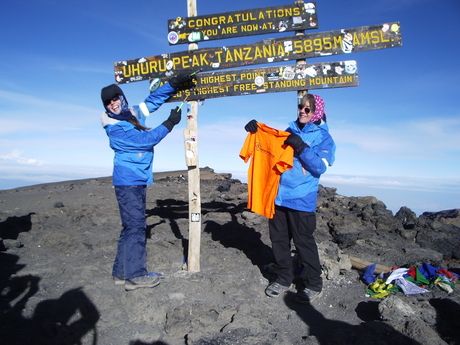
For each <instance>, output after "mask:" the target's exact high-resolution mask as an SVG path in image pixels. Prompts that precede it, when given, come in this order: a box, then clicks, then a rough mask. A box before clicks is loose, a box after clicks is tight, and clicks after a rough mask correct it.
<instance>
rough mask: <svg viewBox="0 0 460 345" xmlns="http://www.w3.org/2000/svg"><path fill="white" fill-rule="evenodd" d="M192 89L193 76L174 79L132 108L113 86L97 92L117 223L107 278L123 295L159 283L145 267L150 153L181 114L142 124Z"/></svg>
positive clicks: (151, 180)
mask: <svg viewBox="0 0 460 345" xmlns="http://www.w3.org/2000/svg"><path fill="white" fill-rule="evenodd" d="M193 85H194V83H193V77H192V76H190V75H186V74H179V75H178V76H176V77H173V78H171V80H170V81H169V83H165V84H164V85H163V86H161V87H160V88H158V89H157V90H156V91H154V92H152V93H151V94H150V95H149V96H148V97H147V98H146V99H145V101H144V102H143V103H141V104H139V105H138V106H134V107H132V108H130V107H128V101H127V100H126V97H125V95H124V93H123V91H122V90H121V89H120V88H119V87H118V86H117V85H115V84H112V85H109V86H106V87H104V88H102V90H101V99H102V103H103V105H104V108H105V112H104V113H103V114H102V118H101V120H102V126H103V127H104V129H105V131H106V133H107V136H108V137H109V142H110V147H111V148H112V149H113V150H114V152H115V157H114V164H113V177H112V179H113V185H114V187H115V195H116V197H117V201H118V206H119V209H120V217H121V222H122V230H121V233H120V237H119V239H118V247H117V254H116V257H115V261H114V264H113V270H112V276H113V278H114V280H115V283H116V284H124V285H125V289H126V290H134V289H137V288H143V287H154V286H156V285H158V284H159V283H160V280H159V277H158V275H157V274H154V273H149V272H148V271H147V267H146V266H147V265H146V234H145V230H146V220H145V205H146V188H147V186H148V185H150V184H152V182H153V177H152V163H153V153H154V149H153V148H154V146H155V145H156V144H158V143H159V142H160V141H161V140H162V139H163V138H164V137H165V136H166V135H167V134H168V133H169V132H171V130H172V129H173V127H174V126H175V125H176V124H178V123H179V122H180V119H181V110H180V109H179V107H176V108H175V109H172V110H171V113H170V115H169V117H168V118H167V119H166V120H165V121H164V122H163V123H162V124H161V125H160V126H158V127H156V128H154V129H150V128H147V127H145V119H146V116H148V115H149V114H150V113H152V112H154V111H155V110H157V109H158V108H159V107H160V106H161V105H162V104H163V103H164V102H165V101H166V100H167V99H168V98H169V97H170V96H171V95H173V94H174V93H175V92H177V91H178V90H184V89H187V88H190V87H192V86H193Z"/></svg>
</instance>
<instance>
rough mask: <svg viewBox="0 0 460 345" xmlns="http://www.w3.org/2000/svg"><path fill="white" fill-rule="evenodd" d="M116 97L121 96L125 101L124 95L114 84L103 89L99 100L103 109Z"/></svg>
mask: <svg viewBox="0 0 460 345" xmlns="http://www.w3.org/2000/svg"><path fill="white" fill-rule="evenodd" d="M117 96H123V97H124V98H125V99H126V97H125V94H124V93H123V91H122V90H121V89H120V87H119V86H118V85H116V84H112V85H109V86H106V87H103V88H102V90H101V100H102V104H103V105H104V107H105V106H106V105H107V104H110V101H111V100H112V99H114V98H115V97H117Z"/></svg>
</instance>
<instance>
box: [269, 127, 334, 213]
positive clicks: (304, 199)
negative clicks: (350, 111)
mask: <svg viewBox="0 0 460 345" xmlns="http://www.w3.org/2000/svg"><path fill="white" fill-rule="evenodd" d="M287 131H288V132H291V133H294V134H297V135H299V136H300V137H301V138H302V140H303V141H304V142H305V143H307V144H308V146H309V147H307V148H306V149H304V150H303V151H302V152H301V153H300V154H299V155H295V156H294V166H293V167H292V169H290V170H287V171H286V172H284V173H283V174H282V175H281V179H280V184H279V189H278V194H277V196H276V199H275V205H278V206H283V207H287V208H290V209H294V210H298V211H306V212H315V211H316V200H317V193H318V184H319V177H320V176H321V174H323V173H324V172H325V171H326V169H327V166H330V165H332V164H333V163H334V159H335V143H334V141H333V140H332V137H331V136H330V134H329V132H328V127H327V125H326V124H322V125H319V126H318V125H315V124H313V123H308V124H306V125H305V126H304V127H303V128H302V129H300V128H299V127H298V126H297V122H296V121H294V122H291V123H290V124H289V128H288V129H287Z"/></svg>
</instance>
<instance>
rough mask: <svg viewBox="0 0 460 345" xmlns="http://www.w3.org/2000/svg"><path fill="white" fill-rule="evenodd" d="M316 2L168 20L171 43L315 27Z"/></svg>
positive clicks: (316, 21)
mask: <svg viewBox="0 0 460 345" xmlns="http://www.w3.org/2000/svg"><path fill="white" fill-rule="evenodd" d="M317 27H318V19H317V18H316V3H315V2H314V1H310V2H306V3H303V2H302V3H296V4H294V5H286V6H279V7H265V8H256V9H250V10H242V11H234V12H226V13H214V14H210V15H206V16H197V17H189V18H182V17H177V18H174V19H169V20H168V42H169V44H171V45H174V44H180V43H193V42H195V43H196V42H199V41H205V40H217V39H223V38H231V37H241V36H248V35H258V34H267V33H272V32H284V31H295V30H307V29H316V28H317Z"/></svg>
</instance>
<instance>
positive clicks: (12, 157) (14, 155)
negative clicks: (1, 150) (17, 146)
mask: <svg viewBox="0 0 460 345" xmlns="http://www.w3.org/2000/svg"><path fill="white" fill-rule="evenodd" d="M0 160H3V161H9V162H13V163H17V164H20V165H29V166H41V165H43V161H41V160H39V159H35V158H29V157H24V155H23V153H22V152H21V151H19V150H14V151H11V152H8V153H6V154H3V155H0Z"/></svg>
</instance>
